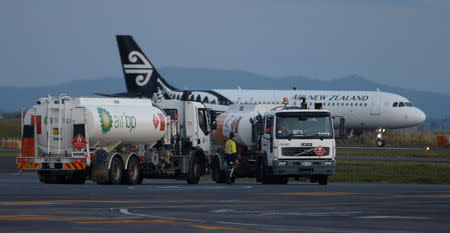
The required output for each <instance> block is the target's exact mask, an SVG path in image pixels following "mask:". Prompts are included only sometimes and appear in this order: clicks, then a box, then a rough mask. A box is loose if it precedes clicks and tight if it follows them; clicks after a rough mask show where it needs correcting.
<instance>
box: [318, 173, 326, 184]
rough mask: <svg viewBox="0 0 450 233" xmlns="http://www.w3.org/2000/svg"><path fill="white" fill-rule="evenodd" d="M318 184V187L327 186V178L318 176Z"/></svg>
mask: <svg viewBox="0 0 450 233" xmlns="http://www.w3.org/2000/svg"><path fill="white" fill-rule="evenodd" d="M318 180H319V184H320V185H327V184H328V176H327V175H320V176H319V177H318Z"/></svg>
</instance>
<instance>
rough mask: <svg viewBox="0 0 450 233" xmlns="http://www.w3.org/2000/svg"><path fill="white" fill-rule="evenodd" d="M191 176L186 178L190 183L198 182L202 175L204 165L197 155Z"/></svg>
mask: <svg viewBox="0 0 450 233" xmlns="http://www.w3.org/2000/svg"><path fill="white" fill-rule="evenodd" d="M189 174H190V175H189V177H188V178H187V179H186V182H187V183H188V184H198V182H199V181H200V176H201V175H202V165H201V164H200V159H199V158H198V156H195V158H194V161H192V164H191V167H190V171H189Z"/></svg>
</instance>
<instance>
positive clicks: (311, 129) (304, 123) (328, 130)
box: [275, 112, 333, 139]
mask: <svg viewBox="0 0 450 233" xmlns="http://www.w3.org/2000/svg"><path fill="white" fill-rule="evenodd" d="M275 122H276V127H275V129H276V131H275V132H276V138H278V139H290V138H322V139H325V138H333V127H331V117H330V113H328V112H314V113H312V112H284V113H278V114H277V118H276V121H275Z"/></svg>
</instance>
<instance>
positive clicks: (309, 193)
mask: <svg viewBox="0 0 450 233" xmlns="http://www.w3.org/2000/svg"><path fill="white" fill-rule="evenodd" d="M258 195H261V196H275V195H281V196H345V195H361V193H346V192H326V193H325V192H303V193H267V194H264V193H260V194H258Z"/></svg>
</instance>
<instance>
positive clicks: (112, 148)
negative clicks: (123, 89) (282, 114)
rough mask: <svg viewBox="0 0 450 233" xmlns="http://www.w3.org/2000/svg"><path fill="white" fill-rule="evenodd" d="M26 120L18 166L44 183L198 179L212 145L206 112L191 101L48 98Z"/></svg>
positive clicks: (114, 182) (34, 108)
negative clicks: (32, 173) (32, 172)
mask: <svg viewBox="0 0 450 233" xmlns="http://www.w3.org/2000/svg"><path fill="white" fill-rule="evenodd" d="M22 119H23V122H22V125H23V126H22V129H23V130H22V132H23V136H22V138H23V149H22V153H21V154H20V155H18V158H17V166H18V168H19V169H21V170H33V171H38V172H39V176H40V180H41V181H42V182H45V183H84V182H85V180H86V178H91V179H92V180H94V181H96V182H97V183H113V184H120V183H128V184H137V183H141V182H142V179H143V178H152V177H157V178H178V179H186V180H187V182H188V183H198V181H199V177H200V176H201V175H202V173H204V171H205V168H206V164H207V163H206V154H207V153H209V151H210V150H209V146H210V143H209V140H206V139H207V138H208V139H209V137H208V136H207V135H208V134H209V130H210V128H209V127H210V126H209V117H208V112H207V111H206V108H205V107H204V105H202V104H201V103H196V102H191V101H180V100H162V101H159V100H154V101H152V100H150V99H127V98H71V97H69V96H67V95H61V96H59V97H50V96H49V97H47V98H40V99H39V101H38V104H37V105H35V106H33V107H32V108H30V109H29V110H28V111H27V113H26V115H25V116H24V117H23V118H22ZM188 131H189V132H188Z"/></svg>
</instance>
